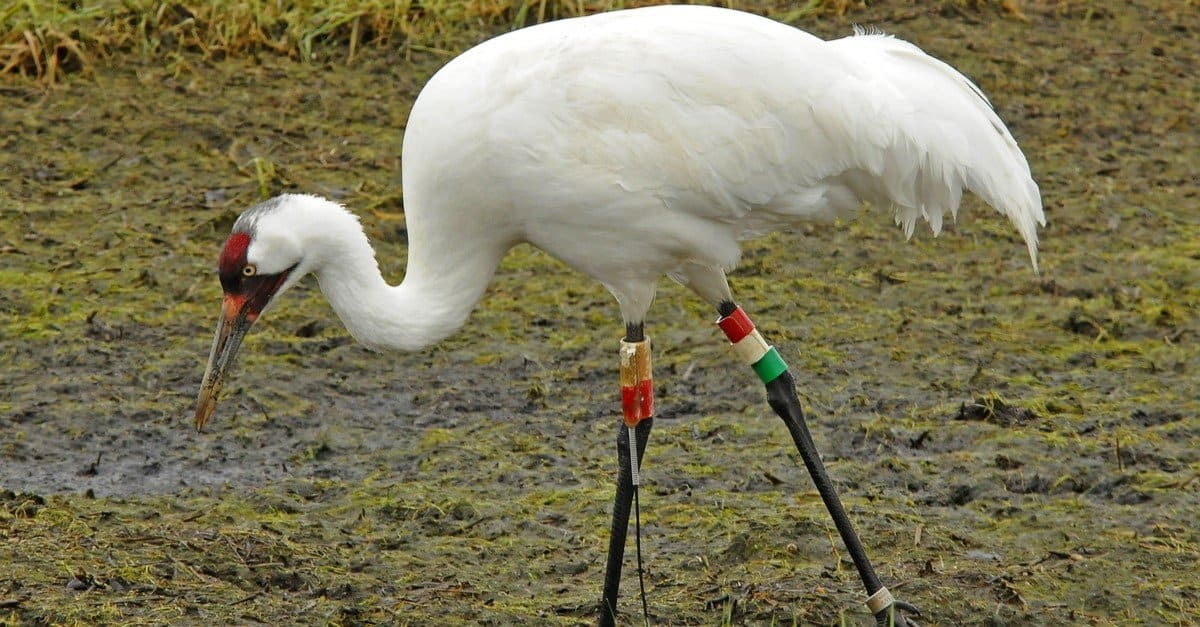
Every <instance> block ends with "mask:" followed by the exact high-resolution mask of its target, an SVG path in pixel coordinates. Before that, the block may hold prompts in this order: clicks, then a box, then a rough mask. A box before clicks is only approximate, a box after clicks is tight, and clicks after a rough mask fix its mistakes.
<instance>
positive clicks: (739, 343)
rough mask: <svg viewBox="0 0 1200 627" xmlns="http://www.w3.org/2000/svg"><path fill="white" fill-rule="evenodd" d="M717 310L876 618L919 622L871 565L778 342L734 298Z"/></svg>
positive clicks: (889, 622)
mask: <svg viewBox="0 0 1200 627" xmlns="http://www.w3.org/2000/svg"><path fill="white" fill-rule="evenodd" d="M717 311H718V313H719V314H720V315H721V319H720V320H718V322H717V323H718V325H720V327H721V330H722V331H723V332H724V333H725V335H726V336H727V337H728V338H729V341H730V342H731V343H733V345H734V352H735V353H737V354H738V356H739V357H741V358H742V359H743V361H745V362H746V363H747V364H749V365H751V366H752V367H753V368H754V371H755V373H756V374H758V376H759V378H760V379H761V380H762V381H763V383H764V384H765V385H766V387H767V402H769V403H770V404H771V409H773V410H775V413H776V414H779V417H780V418H782V419H783V422H784V424H785V425H787V429H788V432H789V433H791V434H792V441H793V442H795V443H796V448H797V449H798V450H799V451H800V457H801V458H802V459H803V460H804V466H805V467H806V468H808V474H809V475H810V476H812V479H813V483H814V484H816V486H817V491H818V492H820V493H821V500H822V501H824V502H825V508H826V509H827V510H829V515H830V517H831V518H833V524H834V525H836V526H837V530H838V533H839V534H840V535H841V536H842V542H844V543H845V544H846V549H847V550H848V551H849V552H850V557H851V558H852V559H853V560H854V567H855V568H856V569H858V575H859V577H861V578H862V582H863V585H864V586H865V587H866V589H867V595H868V598H867V607H868V608H870V610H871V613H872V614H874V615H875V621H876V622H877V623H879V624H880V625H887V626H892V625H898V626H902V627H908V626H909V625H915V622H913V621H908V620H905V618H904V615H902V614H899V613H897V612H896V610H897V609H902V610H908V611H911V612H914V613H916V614H917V615H920V612H919V611H917V609H916V608H915V607H913V606H911V605H909V604H907V603H903V602H899V601H896V600H894V599H893V598H892V596H891V593H890V592H888V590H887V589H886V588H884V587H883V584H882V583H880V581H879V576H878V575H876V574H875V569H874V568H872V567H871V560H870V559H868V558H867V551H866V549H864V548H863V544H862V541H861V540H859V539H858V534H857V533H855V531H854V525H853V524H851V523H850V517H849V516H848V515H846V509H845V508H844V507H843V506H842V501H841V499H839V498H838V494H837V490H836V489H835V488H834V487H833V481H832V480H831V479H830V478H829V473H828V472H826V470H825V464H824V463H822V462H821V456H820V454H818V453H817V446H816V444H814V443H813V439H812V434H810V433H809V431H808V424H807V423H806V422H805V420H804V410H803V409H802V408H801V406H800V399H799V398H798V397H797V396H796V380H795V378H793V377H792V373H791V372H789V371H788V369H787V364H785V363H784V361H783V359H782V358H780V357H779V353H778V352H777V351H776V350H775V349H774V348H771V347H770V346H769V345H767V343H766V341H765V340H763V338H762V335H761V334H759V332H758V331H757V330H755V328H754V324H753V323H752V322H751V321H750V318H749V317H748V316H746V314H745V312H743V311H742V310H741V309H740V308H739V307H738V306H737V305H735V304H734V303H733V302H732V301H725V302H723V303H721V304H720V305H719V306H718V307H717Z"/></svg>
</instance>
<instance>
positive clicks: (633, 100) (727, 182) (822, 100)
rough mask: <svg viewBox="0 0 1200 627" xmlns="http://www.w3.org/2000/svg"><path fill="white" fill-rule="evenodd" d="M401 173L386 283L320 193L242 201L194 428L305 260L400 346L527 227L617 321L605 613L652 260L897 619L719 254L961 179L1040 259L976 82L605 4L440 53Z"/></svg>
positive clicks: (1032, 210)
mask: <svg viewBox="0 0 1200 627" xmlns="http://www.w3.org/2000/svg"><path fill="white" fill-rule="evenodd" d="M402 176H403V185H404V200H405V214H406V219H407V226H408V235H409V249H408V265H407V268H406V271H405V277H404V280H403V281H402V282H401V283H400V284H399V285H396V286H391V285H389V284H388V283H387V282H386V281H385V280H384V278H383V277H382V276H381V275H380V272H379V268H378V265H377V263H376V260H375V253H374V251H373V250H372V248H371V245H370V243H369V242H368V241H367V237H366V236H365V235H364V234H363V231H362V229H361V227H360V226H359V222H358V219H357V218H356V217H355V216H354V215H353V214H351V213H350V212H348V211H347V210H346V209H344V208H343V207H341V206H340V205H338V204H336V203H334V202H331V201H328V200H324V199H321V198H318V197H315V196H308V195H297V194H286V195H283V196H279V197H277V198H274V199H271V200H268V201H266V202H263V203H261V204H258V205H256V206H254V207H251V208H250V209H248V210H247V211H246V212H245V213H243V214H242V215H241V217H240V218H239V219H238V220H237V223H236V224H235V225H234V227H233V233H232V234H231V235H230V236H229V239H228V240H227V241H226V242H225V245H224V248H223V250H222V252H221V256H220V270H219V272H220V278H221V284H222V287H223V289H224V293H225V295H224V302H223V311H222V315H221V318H220V320H219V322H218V325H217V331H216V337H215V338H214V341H213V347H212V351H211V354H210V357H209V364H208V369H207V371H206V372H205V375H204V382H203V384H202V386H201V390H200V396H199V401H198V406H197V409H196V416H195V422H196V426H197V428H201V427H203V425H204V424H205V423H206V422H207V421H208V419H209V418H210V417H211V415H212V413H213V411H214V408H215V404H216V399H217V394H218V392H219V389H220V387H221V382H222V380H223V377H224V375H225V372H226V369H227V367H228V366H229V364H230V363H231V362H232V360H233V357H234V355H235V353H236V352H237V349H238V346H239V345H240V342H241V339H242V337H243V335H244V334H245V332H246V330H247V329H248V328H249V327H250V325H251V324H252V323H253V322H254V321H255V320H256V319H257V318H258V317H259V315H260V314H261V313H262V312H263V311H264V310H265V309H267V307H268V306H270V305H272V304H273V303H274V302H275V301H276V300H277V298H276V297H277V296H278V295H279V294H281V293H283V292H284V291H286V290H287V289H288V288H290V287H291V286H292V285H295V284H296V282H297V281H299V280H300V279H301V278H302V277H304V275H306V274H315V275H316V277H317V280H318V281H319V282H320V286H321V289H322V291H324V293H325V295H326V297H327V298H328V299H329V302H330V303H331V304H332V305H333V308H334V309H335V310H336V311H337V314H338V316H340V317H341V320H342V322H343V323H344V324H345V326H346V328H347V329H348V330H349V331H350V333H351V334H352V335H353V336H354V337H355V338H356V339H358V341H360V342H362V343H363V344H365V345H366V346H368V347H371V348H374V349H396V350H404V351H415V350H420V349H422V348H424V347H427V346H430V345H432V344H434V343H436V342H438V341H439V340H441V339H443V338H445V337H446V336H448V335H450V334H452V333H454V332H455V331H457V330H458V329H460V328H462V326H463V325H464V324H465V323H466V320H467V317H468V315H469V314H470V312H471V310H472V309H473V308H474V306H475V304H476V302H477V301H478V300H479V299H480V297H481V296H482V295H483V293H484V290H485V288H486V286H487V285H488V283H489V281H490V279H491V277H492V275H493V273H494V272H495V270H496V268H497V266H498V264H499V262H500V259H501V257H502V256H503V255H504V254H505V252H506V251H507V250H508V249H509V248H511V247H512V246H514V245H516V244H518V243H521V242H528V243H531V244H533V245H534V246H537V247H539V248H541V249H542V250H545V251H546V252H548V253H550V254H552V255H554V256H555V257H557V258H559V259H561V260H563V261H564V262H566V263H567V264H569V265H570V266H572V267H574V268H575V269H577V270H579V271H580V272H582V273H584V274H586V275H588V276H590V277H592V278H593V279H595V280H597V281H600V282H601V283H603V284H604V285H605V287H607V288H608V290H609V291H610V292H612V294H613V296H614V297H615V298H616V300H617V303H618V304H619V306H620V310H621V316H622V318H623V320H624V323H625V327H626V336H625V340H624V341H622V343H621V351H620V364H621V368H620V370H621V385H622V410H623V414H624V422H625V425H626V426H625V427H623V428H621V429H619V435H618V458H619V463H620V477H619V480H618V490H617V498H616V504H615V507H614V512H613V528H612V531H613V533H612V538H611V543H610V547H609V558H608V566H607V570H606V577H605V589H604V594H603V598H602V605H601V608H600V614H601V616H600V621H601V623H602V624H611V623H612V622H613V621H614V620H615V613H616V602H617V588H618V584H619V581H620V575H621V563H622V559H623V554H624V553H623V552H624V546H625V535H626V528H627V526H628V517H629V509H630V503H631V499H632V496H631V494H632V493H634V492H635V486H636V483H637V464H640V459H641V456H642V453H643V451H644V447H645V443H646V438H647V437H648V436H649V432H650V425H651V424H652V419H651V416H652V415H653V398H652V390H653V387H652V385H651V383H650V350H649V343H648V341H647V340H646V337H645V335H644V322H645V319H646V313H647V311H648V310H649V308H650V303H651V301H652V300H653V298H654V293H655V284H656V282H657V280H658V279H659V277H661V276H662V275H664V274H666V275H669V276H671V277H672V278H673V279H675V280H676V281H678V282H680V283H682V284H684V285H686V286H688V287H689V288H691V289H692V290H693V291H695V292H696V294H698V295H699V296H700V297H701V298H703V299H704V300H705V301H707V302H708V303H709V304H711V305H712V306H713V307H714V308H715V309H716V310H717V311H718V313H719V315H720V317H721V320H720V322H719V324H720V326H721V328H722V330H723V331H724V332H725V334H726V335H727V336H728V338H729V340H730V342H731V343H733V345H734V349H735V353H736V354H737V355H738V357H739V358H740V359H741V360H743V361H745V362H746V363H748V364H751V365H753V367H754V369H755V371H756V373H757V374H758V375H759V377H760V379H762V381H763V382H764V384H765V385H766V387H767V392H768V399H769V402H770V404H771V406H772V408H773V409H774V410H775V411H776V412H777V413H778V414H779V415H780V416H781V417H782V418H783V419H784V421H785V423H786V424H787V426H788V429H789V431H790V432H791V434H792V436H793V439H794V440H795V442H796V445H797V447H798V448H799V450H800V453H801V455H802V457H803V458H804V461H805V465H806V466H807V467H808V470H809V472H810V474H812V476H813V479H814V482H815V483H816V485H817V487H818V488H819V490H820V492H821V495H822V498H823V499H824V500H825V503H826V506H827V507H828V509H829V511H830V514H831V516H832V517H833V519H834V521H835V524H836V525H837V527H838V530H839V532H840V533H841V535H842V538H843V541H844V542H846V544H847V546H848V548H849V550H850V553H851V555H852V557H853V558H854V562H855V565H856V566H857V568H858V571H859V574H860V576H861V577H862V580H863V583H864V585H865V586H866V589H867V593H868V595H870V596H869V599H868V607H869V608H870V610H871V612H872V613H873V614H874V615H875V616H876V618H877V619H878V620H886V619H888V617H894V619H895V620H896V623H897V624H904V623H905V618H904V616H903V615H902V614H899V613H896V612H895V611H894V609H895V608H896V607H899V608H902V609H912V608H911V606H908V605H907V604H903V603H899V602H895V601H894V599H893V598H892V597H891V595H890V594H889V593H888V591H887V589H886V588H884V587H883V586H882V584H881V583H880V581H879V578H878V577H877V576H876V574H875V572H874V570H873V569H872V567H871V565H870V562H869V561H868V559H867V556H866V553H865V551H864V549H863V547H862V543H861V542H860V541H859V539H858V537H857V535H856V534H855V532H854V530H853V528H852V526H851V524H850V521H849V519H848V518H847V516H846V513H845V511H844V510H843V508H842V505H841V503H840V501H839V499H838V497H837V493H836V491H835V490H834V489H833V487H832V483H831V482H830V480H829V477H828V475H827V474H826V472H825V470H824V468H823V466H822V464H821V461H820V458H819V456H818V454H817V451H816V448H815V446H814V445H813V442H812V439H811V437H810V436H809V434H808V430H807V427H806V425H805V422H804V416H803V412H802V410H801V407H800V403H799V401H798V400H797V396H796V392H795V387H794V386H795V384H794V379H793V378H792V376H791V374H790V373H789V372H788V371H787V366H786V365H785V364H784V362H783V360H782V359H780V358H779V355H778V353H777V352H776V351H775V349H773V348H771V347H770V346H768V345H767V343H766V342H765V341H764V340H763V338H762V336H761V335H760V334H759V333H758V332H757V331H755V330H754V327H753V324H752V323H751V322H750V319H749V317H748V316H747V315H746V314H745V312H743V311H742V310H741V308H739V307H738V306H737V305H736V304H735V301H734V299H733V295H732V292H731V291H730V289H729V286H728V283H727V282H726V277H725V273H726V272H727V271H728V270H730V269H732V268H733V267H734V266H735V265H736V263H737V261H738V256H739V241H741V240H743V239H746V238H749V237H752V236H755V235H758V234H762V233H766V232H768V231H772V230H776V229H787V228H789V227H794V226H796V225H798V224H800V223H803V222H806V221H811V220H824V219H831V218H834V217H839V216H848V215H850V214H852V213H854V212H855V210H856V209H857V208H858V207H859V206H860V205H861V204H862V203H863V202H864V201H866V202H869V203H871V204H873V205H875V206H876V207H880V208H884V209H887V210H891V211H893V212H894V213H895V218H896V222H897V223H898V224H899V225H900V226H901V227H902V228H903V229H904V232H905V234H906V235H911V234H912V232H913V229H914V226H915V224H916V222H917V221H918V219H922V218H923V219H924V220H926V221H927V222H928V223H929V225H930V227H931V228H932V230H933V232H934V233H935V234H936V233H937V232H938V231H939V230H940V228H941V226H942V220H943V217H944V216H945V215H946V214H947V213H949V214H951V215H952V216H953V215H954V213H955V211H956V210H957V208H958V205H959V200H960V198H961V196H962V192H963V190H964V189H969V190H971V191H973V192H975V193H976V194H978V195H979V196H981V197H982V198H983V199H984V200H985V201H986V202H987V203H988V204H990V205H991V206H992V207H994V208H995V209H997V210H998V211H1000V213H1002V214H1004V215H1005V216H1007V217H1008V218H1009V220H1011V221H1012V223H1013V225H1014V226H1015V227H1016V229H1017V231H1018V232H1019V233H1020V235H1021V236H1022V237H1023V238H1024V240H1025V242H1026V244H1027V246H1028V251H1029V255H1030V258H1031V259H1032V261H1033V264H1034V267H1035V269H1036V266H1037V258H1036V250H1037V248H1036V247H1037V225H1038V224H1043V225H1044V224H1045V219H1044V216H1043V213H1042V204H1041V199H1040V195H1039V192H1038V187H1037V185H1036V184H1035V183H1034V181H1033V179H1032V177H1031V175H1030V172H1029V166H1028V164H1027V163H1026V160H1025V157H1024V155H1023V154H1022V153H1021V151H1020V149H1019V148H1018V147H1017V144H1016V142H1015V141H1014V140H1013V138H1012V136H1011V135H1010V134H1009V132H1008V130H1007V129H1006V128H1005V126H1004V124H1003V123H1002V122H1001V121H1000V119H999V118H998V117H997V116H996V114H995V113H994V112H993V110H992V108H991V106H990V104H989V102H988V101H987V99H986V98H985V96H984V95H983V93H982V92H981V91H980V90H979V88H978V87H976V86H975V85H974V84H972V83H971V81H970V80H968V79H967V78H966V77H964V76H963V75H962V74H960V73H958V72H957V71H955V70H954V69H953V68H951V67H950V66H949V65H946V64H945V63H943V62H941V61H938V60H937V59H934V58H932V57H930V56H928V55H926V54H925V53H924V52H922V51H921V50H920V49H918V48H917V47H916V46H913V45H912V44H909V43H906V42H904V41H900V40H898V39H894V38H892V37H889V36H886V35H883V34H878V33H864V32H856V34H855V35H854V36H851V37H846V38H844V39H838V40H834V41H822V40H820V39H818V38H816V37H813V36H812V35H809V34H807V33H805V32H803V31H800V30H797V29H795V28H792V27H790V26H786V25H783V24H780V23H777V22H774V21H771V20H769V19H766V18H762V17H757V16H753V15H749V14H746V13H741V12H737V11H731V10H726V9H717V8H709V7H696V6H660V7H653V8H643V9H634V10H628V11H617V12H613V13H606V14H600V15H594V16H590V17H583V18H576V19H569V20H563V21H559V22H553V23H548V24H542V25H538V26H533V27H531V28H526V29H523V30H519V31H516V32H513V33H509V34H506V35H502V36H500V37H497V38H495V39H492V40H490V41H487V42H485V43H483V44H481V45H479V46H477V47H475V48H473V49H471V50H469V51H467V52H466V53H464V54H463V55H461V56H459V57H458V58H456V59H454V60H453V61H451V62H450V63H449V64H447V65H446V66H445V67H444V68H442V69H441V70H440V71H439V72H438V73H437V74H436V75H435V76H434V77H433V78H432V79H431V80H430V81H429V84H428V85H426V86H425V88H424V90H423V91H422V92H421V94H420V96H419V97H418V98H417V101H416V104H415V105H414V106H413V109H412V114H411V116H410V118H409V122H408V127H407V129H406V132H405V135H404V147H403V172H402ZM631 434H632V437H631ZM631 443H632V444H633V447H631ZM634 460H637V461H634Z"/></svg>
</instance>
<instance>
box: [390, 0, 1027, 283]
mask: <svg viewBox="0 0 1200 627" xmlns="http://www.w3.org/2000/svg"><path fill="white" fill-rule="evenodd" d="M855 40H859V43H855ZM888 41H894V40H889V39H888V38H884V37H878V36H866V37H853V38H848V39H846V40H839V41H838V42H823V41H821V40H819V39H817V38H815V37H813V36H811V35H808V34H807V33H804V32H803V31H800V30H797V29H795V28H791V27H789V26H786V25H783V24H779V23H776V22H774V21H771V20H768V19H765V18H761V17H757V16H752V15H749V14H745V13H740V12H736V11H729V10H724V9H715V8H711V7H680V6H668V7H653V8H647V9H635V10H630V11H620V12H614V13H609V14H602V15H596V16H591V17H587V18H579V19H573V20H563V21H560V22H554V23H549V24H544V25H539V26H536V27H532V28H528V29H523V30H520V31H516V32H514V33H510V34H507V35H504V36H501V37H497V38H496V39H493V40H491V41H488V42H485V43H483V44H481V45H480V46H478V47H476V48H474V49H472V50H470V51H468V52H466V53H464V54H463V55H462V56H460V57H459V58H457V59H455V60H454V61H452V62H451V63H450V64H448V65H447V66H446V67H445V68H443V69H442V70H441V71H440V72H439V73H438V74H437V75H436V76H435V77H434V78H433V79H431V81H430V82H429V84H428V85H427V86H426V88H425V89H424V91H422V93H421V95H420V97H419V98H418V100H417V102H416V104H415V105H414V107H413V111H412V115H411V118H410V120H409V125H408V127H407V131H406V136H405V141H404V172H403V177H404V192H405V204H406V211H407V212H408V222H409V228H410V229H415V230H419V231H446V230H448V229H452V228H457V229H464V228H465V229H480V228H481V227H480V226H479V225H481V224H486V225H488V226H487V234H488V236H490V237H493V238H495V239H497V241H499V240H505V241H506V242H508V243H509V244H511V243H513V242H516V241H522V240H526V241H531V242H533V243H535V244H536V245H539V246H541V247H543V248H546V249H547V250H549V251H550V252H551V253H553V254H555V255H556V256H559V257H561V258H563V259H564V260H565V261H567V262H568V263H571V264H572V265H575V266H576V267H578V268H579V269H581V270H583V271H585V272H588V273H589V274H592V275H593V276H595V277H596V278H599V279H600V280H602V281H606V282H609V281H610V279H611V276H610V275H612V274H614V273H621V272H625V273H628V272H629V269H628V268H627V267H626V266H627V265H628V264H627V263H625V261H624V259H626V258H627V255H637V256H639V257H641V258H642V259H644V260H645V268H646V272H647V273H653V274H654V276H658V275H660V274H661V273H662V272H669V271H671V270H673V269H674V267H677V266H678V265H679V264H680V263H682V262H684V261H698V262H701V263H705V264H709V265H714V266H723V267H728V266H730V265H732V264H733V263H734V262H735V261H736V259H737V256H738V247H737V241H738V240H739V239H741V238H744V237H748V236H751V235H755V234H758V233H762V232H765V231H769V230H772V229H776V228H781V227H786V226H788V225H790V224H794V223H796V222H800V221H804V220H812V219H822V218H825V219H827V218H831V217H835V216H839V215H847V214H849V213H851V212H853V211H854V210H855V209H856V208H857V207H858V206H859V205H860V204H861V202H862V201H863V200H868V201H872V202H873V203H875V204H879V205H883V206H894V207H895V208H896V212H897V217H898V220H900V221H902V222H903V223H904V225H905V227H906V230H907V231H908V232H909V233H911V226H912V223H913V222H915V220H916V217H918V216H920V217H924V218H926V219H929V220H930V221H931V223H932V225H933V226H934V228H935V231H936V230H937V229H938V228H940V225H941V216H942V214H943V213H946V212H951V213H952V212H953V211H955V210H956V209H957V207H958V203H959V198H960V196H961V191H962V189H964V188H971V189H975V190H976V191H978V192H980V193H981V194H982V195H984V197H985V199H986V200H988V201H989V202H990V203H992V204H993V205H997V209H999V210H1001V211H1002V212H1005V213H1006V214H1007V215H1009V217H1010V218H1012V219H1013V221H1014V223H1016V224H1017V226H1018V228H1019V229H1020V231H1021V233H1022V235H1023V236H1025V237H1026V239H1027V240H1028V241H1030V244H1031V251H1032V246H1033V242H1034V241H1035V238H1036V233H1035V231H1034V228H1033V224H1034V223H1035V222H1038V221H1041V219H1042V216H1041V205H1040V199H1038V198H1037V188H1036V185H1034V184H1033V182H1032V179H1031V178H1030V176H1029V171H1028V166H1027V165H1026V163H1025V159H1024V156H1023V155H1021V153H1020V151H1019V150H1018V149H1017V148H1016V144H1015V142H1013V141H1012V138H1011V136H1010V135H1009V134H1008V132H1007V130H1006V129H1005V128H1004V126H1003V125H1002V124H1000V123H999V120H998V119H996V118H995V115H994V113H992V111H991V109H990V106H989V105H988V104H987V102H986V101H985V100H984V99H983V98H982V97H981V94H980V93H979V92H978V91H977V89H976V88H975V87H974V86H973V85H972V84H971V83H970V82H969V81H968V80H966V79H965V78H963V77H962V76H961V75H959V74H958V73H957V72H955V71H953V70H952V69H949V67H948V66H944V64H941V63H940V62H937V61H936V60H934V59H932V58H930V57H928V56H926V55H924V54H923V53H921V52H920V51H919V50H917V49H916V48H915V47H912V46H908V45H907V44H904V45H903V46H900V47H897V46H890V45H889V44H888V43H887V42H888ZM896 43H901V42H896ZM896 50H899V51H900V52H901V53H903V54H902V55H900V56H897V54H896ZM903 55H907V56H903ZM914 66H915V68H916V69H915V70H914V69H913V67H914ZM928 68H936V69H937V71H927V70H928ZM946 70H948V71H946ZM896 73H899V74H900V76H891V74H896ZM909 79H913V80H919V81H920V83H919V88H918V89H912V88H904V86H903V85H899V84H898V82H902V81H904V80H909ZM922 90H924V93H923V92H922ZM947 96H953V97H952V98H949V101H952V102H953V103H954V104H955V106H957V107H959V108H960V109H961V110H960V111H957V114H956V116H955V117H954V118H952V119H945V116H944V111H941V110H939V109H938V107H937V106H935V105H934V104H931V102H930V101H932V100H934V99H946V98H947ZM938 116H942V117H941V118H939V117H938ZM981 147H983V148H987V149H986V150H980V148H981ZM974 151H980V154H984V155H986V158H984V159H981V158H976V157H975V156H974V154H973V152H974ZM1031 191H1032V196H1031ZM634 233H636V234H637V237H630V235H631V234H634ZM426 237H427V238H429V236H428V235H426ZM415 239H417V238H416V237H414V240H415ZM429 239H435V238H429Z"/></svg>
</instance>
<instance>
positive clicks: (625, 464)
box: [600, 418, 654, 627]
mask: <svg viewBox="0 0 1200 627" xmlns="http://www.w3.org/2000/svg"><path fill="white" fill-rule="evenodd" d="M653 422H654V419H653V418H646V419H643V420H642V421H641V422H639V423H638V425H637V427H635V428H634V431H635V433H636V434H637V455H638V467H639V468H640V467H641V464H642V456H643V455H644V454H645V453H646V442H647V441H648V440H649V439H650V427H651V426H652V425H653ZM629 461H630V460H629V428H628V427H626V426H625V424H624V423H620V425H619V426H618V434H617V464H618V467H619V468H620V471H619V476H618V478H617V496H616V499H614V501H613V517H612V529H611V531H610V535H609V540H608V565H607V566H606V567H605V569H604V597H603V598H602V600H601V602H600V624H601V625H604V626H605V627H611V626H612V625H615V624H616V621H617V592H618V588H620V586H621V564H622V562H623V561H624V559H625V536H626V534H627V532H628V530H629V510H630V507H631V505H632V503H633V491H634V489H635V488H634V486H633V476H632V475H633V471H632V470H631V468H630V463H629Z"/></svg>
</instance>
